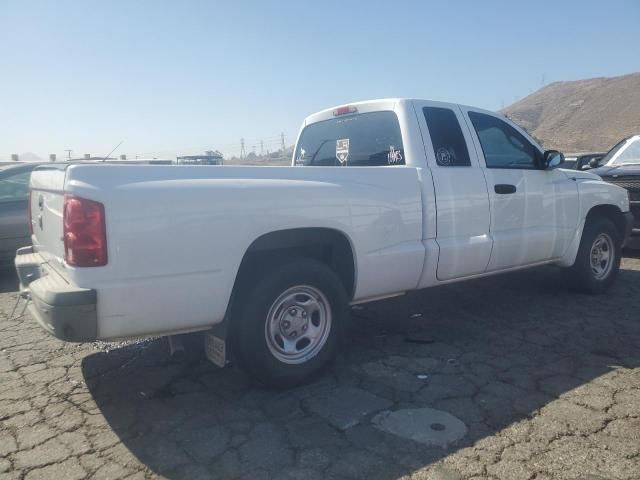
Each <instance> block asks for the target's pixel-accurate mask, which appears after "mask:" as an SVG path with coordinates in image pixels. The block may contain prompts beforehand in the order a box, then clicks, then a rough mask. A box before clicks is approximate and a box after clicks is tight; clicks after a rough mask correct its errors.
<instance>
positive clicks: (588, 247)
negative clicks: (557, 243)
mask: <svg viewBox="0 0 640 480" xmlns="http://www.w3.org/2000/svg"><path fill="white" fill-rule="evenodd" d="M621 250H622V242H621V239H620V234H619V233H618V230H617V228H616V226H615V225H614V224H613V222H612V221H611V220H609V219H607V218H594V219H592V220H590V221H589V222H588V223H587V224H586V225H585V227H584V231H583V232H582V239H581V240H580V248H579V249H578V255H577V256H576V261H575V263H574V264H573V266H571V267H570V268H569V269H567V274H568V280H569V282H570V285H571V287H572V288H574V289H575V290H578V291H580V292H584V293H590V294H600V293H605V292H606V291H607V290H608V289H609V287H610V286H611V285H612V284H613V282H614V280H615V278H616V276H617V275H618V270H619V269H620V260H621V257H622V254H621Z"/></svg>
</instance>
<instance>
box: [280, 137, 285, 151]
mask: <svg viewBox="0 0 640 480" xmlns="http://www.w3.org/2000/svg"><path fill="white" fill-rule="evenodd" d="M280 144H281V148H282V154H283V155H284V132H282V133H281V134H280Z"/></svg>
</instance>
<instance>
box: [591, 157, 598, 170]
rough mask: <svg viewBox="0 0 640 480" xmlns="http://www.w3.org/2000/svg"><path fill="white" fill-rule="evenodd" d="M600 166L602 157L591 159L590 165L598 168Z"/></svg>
mask: <svg viewBox="0 0 640 480" xmlns="http://www.w3.org/2000/svg"><path fill="white" fill-rule="evenodd" d="M599 166H600V157H595V158H592V159H591V160H589V167H591V168H598V167H599Z"/></svg>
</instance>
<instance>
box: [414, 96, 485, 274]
mask: <svg viewBox="0 0 640 480" xmlns="http://www.w3.org/2000/svg"><path fill="white" fill-rule="evenodd" d="M414 107H415V110H416V115H417V117H418V123H419V124H420V128H421V130H422V137H423V140H424V147H425V153H426V157H427V165H428V167H429V169H430V170H431V173H432V176H433V186H434V189H435V197H436V206H437V213H436V242H437V244H438V247H439V250H440V254H439V258H438V267H437V272H436V276H437V279H438V280H441V281H442V280H451V279H455V278H460V277H466V276H469V275H474V274H479V273H483V272H484V271H485V270H486V267H487V263H488V262H489V257H490V255H491V237H490V235H489V227H490V214H489V197H488V194H487V184H486V182H485V178H484V174H483V170H482V168H481V166H480V164H479V161H478V158H477V155H476V153H475V149H474V146H473V141H472V138H471V135H470V132H469V131H468V128H467V125H466V123H465V121H464V119H463V117H462V113H461V111H460V109H459V107H458V106H457V105H449V104H446V103H438V102H423V101H416V102H414Z"/></svg>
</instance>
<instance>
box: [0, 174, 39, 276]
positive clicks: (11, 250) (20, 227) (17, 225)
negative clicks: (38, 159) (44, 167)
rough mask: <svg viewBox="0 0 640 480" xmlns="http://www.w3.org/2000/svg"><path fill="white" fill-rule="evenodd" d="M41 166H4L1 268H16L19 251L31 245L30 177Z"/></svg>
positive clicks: (0, 195)
mask: <svg viewBox="0 0 640 480" xmlns="http://www.w3.org/2000/svg"><path fill="white" fill-rule="evenodd" d="M38 165H41V164H40V163H18V164H16V163H11V164H4V165H0V266H5V265H9V264H12V263H13V259H14V257H15V256H16V250H17V249H18V248H20V247H24V246H25V245H30V244H31V233H30V231H29V230H30V229H29V218H28V214H27V203H28V200H27V198H28V194H29V177H30V176H31V171H32V170H33V169H34V168H36V167H37V166H38Z"/></svg>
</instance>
